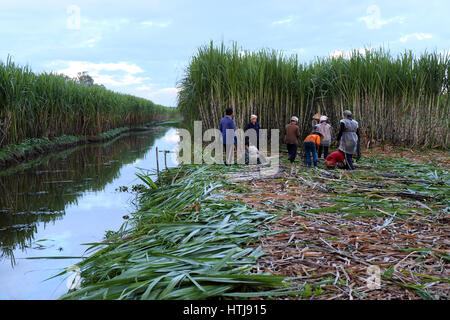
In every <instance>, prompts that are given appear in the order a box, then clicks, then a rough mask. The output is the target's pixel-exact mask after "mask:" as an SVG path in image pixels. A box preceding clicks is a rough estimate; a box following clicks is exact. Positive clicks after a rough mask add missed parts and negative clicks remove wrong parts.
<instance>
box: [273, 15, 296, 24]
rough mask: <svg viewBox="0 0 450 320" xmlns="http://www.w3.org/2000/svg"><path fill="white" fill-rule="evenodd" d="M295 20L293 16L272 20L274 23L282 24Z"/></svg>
mask: <svg viewBox="0 0 450 320" xmlns="http://www.w3.org/2000/svg"><path fill="white" fill-rule="evenodd" d="M292 21H293V19H292V18H291V17H289V18H287V19H284V20H278V21H274V22H272V25H280V24H290V23H291V22H292Z"/></svg>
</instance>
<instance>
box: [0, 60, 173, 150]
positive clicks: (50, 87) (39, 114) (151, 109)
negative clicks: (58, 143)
mask: <svg viewBox="0 0 450 320" xmlns="http://www.w3.org/2000/svg"><path fill="white" fill-rule="evenodd" d="M175 113H176V110H174V109H173V108H166V107H163V106H161V105H157V104H154V103H153V102H151V101H149V100H146V99H143V98H138V97H134V96H131V95H126V94H120V93H116V92H113V91H110V90H107V89H105V88H103V87H101V86H96V85H93V86H85V85H82V84H79V83H77V82H75V81H73V80H70V79H67V77H64V76H62V75H55V74H47V73H43V74H39V75H37V74H35V73H33V72H32V71H31V69H30V68H29V67H19V66H17V65H16V64H14V63H13V62H12V61H11V60H10V59H8V61H7V62H6V63H3V62H2V63H0V147H1V146H4V145H11V144H19V143H21V142H23V141H24V140H26V139H30V138H42V137H53V136H62V135H74V136H78V135H82V136H94V135H99V134H101V133H103V132H105V131H108V130H111V129H115V128H119V127H127V126H135V125H143V124H146V123H147V122H150V121H152V120H164V119H167V118H169V117H171V116H173V115H174V114H175Z"/></svg>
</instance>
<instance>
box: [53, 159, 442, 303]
mask: <svg viewBox="0 0 450 320" xmlns="http://www.w3.org/2000/svg"><path fill="white" fill-rule="evenodd" d="M358 165H359V167H360V169H359V170H357V171H354V172H347V171H341V170H336V171H327V170H323V169H304V168H300V170H298V172H295V173H294V174H288V172H289V171H290V166H289V165H287V163H286V162H285V159H282V162H281V176H282V177H281V178H280V177H278V178H277V177H274V178H264V179H263V180H261V179H256V180H253V179H251V180H249V181H246V180H244V181H243V180H235V178H238V177H242V175H243V174H244V175H248V174H249V172H252V173H254V170H256V171H257V170H258V168H259V167H257V166H256V167H249V166H229V167H226V166H218V165H203V166H195V165H182V166H181V167H179V168H173V169H169V170H166V171H163V172H161V174H160V176H159V180H158V181H157V182H156V183H155V182H154V181H152V180H151V179H149V176H147V175H145V174H139V175H138V177H139V178H140V180H141V182H142V183H143V184H144V185H145V187H143V186H142V187H141V188H139V191H138V193H137V195H138V196H137V202H138V203H139V210H138V212H136V213H135V214H133V216H132V218H131V219H130V220H128V221H127V222H126V223H125V224H124V225H123V226H122V227H121V228H120V230H118V231H116V232H113V231H109V232H107V234H106V237H105V240H104V241H103V242H100V243H91V244H87V245H90V246H91V247H90V248H89V249H88V251H87V253H88V257H87V258H85V259H84V260H83V261H81V262H80V263H78V264H77V266H79V267H80V269H81V276H82V284H81V288H80V289H77V290H71V291H69V292H68V293H67V294H65V295H64V296H62V297H61V298H62V299H152V300H154V299H182V300H190V299H193V300H196V299H208V298H213V297H215V298H218V297H222V298H250V297H262V298H263V297H277V296H282V297H286V296H291V297H292V298H301V299H330V298H333V299H335V298H339V297H341V299H345V298H346V297H347V296H348V295H349V296H353V297H356V298H359V299H376V297H379V296H380V295H381V296H383V297H387V295H389V296H391V297H392V298H399V299H406V298H408V294H412V295H413V296H415V297H418V298H422V299H436V298H446V297H447V295H446V293H445V287H446V286H447V284H448V279H446V276H445V268H444V272H443V269H442V267H441V266H442V264H443V263H446V261H448V254H446V253H445V251H444V248H445V243H443V242H442V239H443V238H445V235H446V232H447V231H446V225H445V219H446V214H445V212H447V211H448V200H449V185H450V183H449V173H448V170H446V169H445V168H442V167H438V166H435V165H432V164H431V163H430V164H418V163H415V162H413V161H408V160H404V159H398V158H390V159H385V158H381V157H368V158H365V159H364V160H363V161H361V162H359V163H358ZM383 193H390V195H389V196H382V195H383ZM411 226H414V227H413V228H411ZM355 235H358V237H359V238H358V237H357V238H355ZM422 236H423V238H421V237H422ZM261 238H264V240H263V241H261ZM417 238H418V239H420V241H421V243H420V245H419V244H418V243H417V242H413V240H411V239H414V241H417V240H416V239H417ZM357 242H359V243H357ZM352 243H353V244H352ZM354 244H356V249H357V250H355V246H354ZM416 244H417V245H416ZM358 245H359V247H358ZM303 255H304V256H303ZM318 259H320V261H319V260H318ZM407 259H409V260H407ZM344 262H345V264H344ZM401 263H403V264H404V266H400V264H401ZM370 265H376V266H379V267H380V268H381V270H382V279H383V282H382V287H381V291H377V290H374V291H371V290H369V289H367V287H366V279H367V267H368V266H370ZM341 267H342V269H336V268H341ZM305 269H306V271H305ZM263 270H264V273H262V272H263ZM296 270H300V271H296ZM267 271H269V272H270V273H267ZM63 274H66V271H64V272H62V273H60V274H59V275H57V276H60V275H63ZM355 284H356V285H355ZM409 297H411V296H409Z"/></svg>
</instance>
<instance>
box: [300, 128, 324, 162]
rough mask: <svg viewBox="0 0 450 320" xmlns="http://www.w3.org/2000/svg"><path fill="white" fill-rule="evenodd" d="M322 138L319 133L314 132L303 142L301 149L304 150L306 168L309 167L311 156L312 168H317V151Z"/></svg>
mask: <svg viewBox="0 0 450 320" xmlns="http://www.w3.org/2000/svg"><path fill="white" fill-rule="evenodd" d="M322 138H323V135H322V134H321V133H320V132H318V131H314V132H312V133H311V134H310V135H309V136H307V137H306V139H305V141H304V142H303V148H304V150H305V155H306V163H307V164H308V167H311V154H312V158H313V161H314V167H317V150H319V147H320V141H321V140H322Z"/></svg>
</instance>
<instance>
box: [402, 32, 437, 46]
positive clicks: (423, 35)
mask: <svg viewBox="0 0 450 320" xmlns="http://www.w3.org/2000/svg"><path fill="white" fill-rule="evenodd" d="M412 38H416V39H417V40H419V41H421V40H425V39H431V38H433V35H432V34H430V33H417V32H416V33H411V34H407V35H405V36H403V37H401V38H400V42H403V43H404V42H407V41H408V40H409V39H412Z"/></svg>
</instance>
